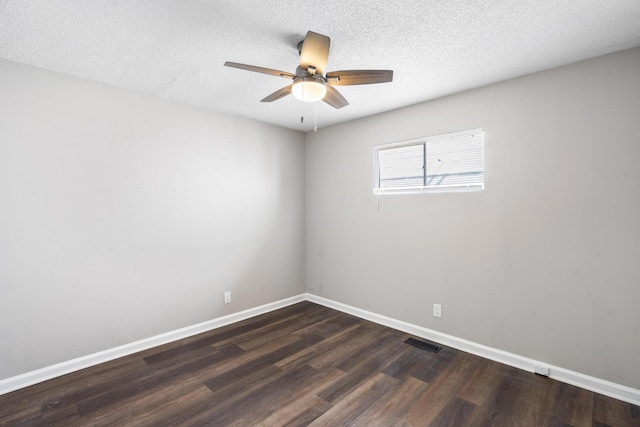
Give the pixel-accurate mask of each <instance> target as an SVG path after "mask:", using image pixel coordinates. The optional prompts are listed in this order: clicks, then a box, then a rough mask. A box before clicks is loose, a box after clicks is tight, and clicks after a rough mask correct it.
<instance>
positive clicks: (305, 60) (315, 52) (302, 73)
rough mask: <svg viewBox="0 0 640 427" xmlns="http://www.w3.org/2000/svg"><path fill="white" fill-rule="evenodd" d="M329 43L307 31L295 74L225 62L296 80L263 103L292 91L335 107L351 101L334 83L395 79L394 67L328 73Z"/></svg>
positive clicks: (302, 98)
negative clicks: (390, 68)
mask: <svg viewBox="0 0 640 427" xmlns="http://www.w3.org/2000/svg"><path fill="white" fill-rule="evenodd" d="M329 43H330V38H329V37H327V36H323V35H322V34H318V33H314V32H313V31H309V32H307V35H306V36H305V38H304V40H303V41H301V42H300V43H298V52H299V53H300V66H299V67H297V69H296V72H295V74H292V73H288V72H286V71H278V70H273V69H271V68H264V67H256V66H254V65H246V64H239V63H237V62H225V63H224V65H225V66H227V67H233V68H239V69H241V70H247V71H254V72H256V73H263V74H270V75H272V76H278V77H284V78H285V79H289V80H293V83H291V84H290V85H289V86H285V87H283V88H282V89H278V90H277V91H275V92H273V93H272V94H271V95H269V96H267V97H266V98H264V99H262V100H261V102H272V101H276V100H278V99H280V98H283V97H285V96H287V95H290V94H293V96H295V97H296V98H297V99H299V100H301V101H303V102H315V101H320V100H322V101H324V102H326V103H327V104H329V105H331V106H332V107H334V108H342V107H345V106H347V105H349V102H348V101H347V100H346V99H345V98H344V96H342V95H341V94H340V92H338V91H337V90H336V89H334V88H333V86H350V85H364V84H371V83H387V82H390V81H391V80H393V71H392V70H343V71H331V72H328V73H326V67H327V60H328V59H329ZM325 73H326V74H325Z"/></svg>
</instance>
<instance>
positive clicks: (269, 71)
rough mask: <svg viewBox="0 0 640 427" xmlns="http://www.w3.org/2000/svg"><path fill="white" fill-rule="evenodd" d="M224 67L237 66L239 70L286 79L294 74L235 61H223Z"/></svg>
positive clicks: (293, 76) (291, 77)
mask: <svg viewBox="0 0 640 427" xmlns="http://www.w3.org/2000/svg"><path fill="white" fill-rule="evenodd" d="M224 65H225V66H226V67H233V68H239V69H241V70H247V71H254V72H256V73H262V74H269V75H272V76H276V77H284V78H286V79H292V80H293V79H294V78H295V75H293V74H291V73H287V72H286V71H278V70H272V69H271V68H264V67H256V66H255V65H247V64H239V63H237V62H229V61H227V62H225V63H224Z"/></svg>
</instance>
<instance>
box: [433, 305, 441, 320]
mask: <svg viewBox="0 0 640 427" xmlns="http://www.w3.org/2000/svg"><path fill="white" fill-rule="evenodd" d="M433 317H442V306H441V305H440V304H436V303H433Z"/></svg>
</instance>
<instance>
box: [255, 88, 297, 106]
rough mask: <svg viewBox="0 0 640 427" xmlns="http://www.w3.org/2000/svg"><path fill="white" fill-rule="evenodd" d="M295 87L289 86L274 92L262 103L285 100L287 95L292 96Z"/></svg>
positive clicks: (262, 100)
mask: <svg viewBox="0 0 640 427" xmlns="http://www.w3.org/2000/svg"><path fill="white" fill-rule="evenodd" d="M292 87H293V85H289V86H285V87H283V88H282V89H278V90H277V91H275V92H273V93H272V94H271V95H269V96H267V97H266V98H264V99H261V100H260V102H273V101H277V100H278V99H280V98H284V97H285V96H287V95H291V88H292Z"/></svg>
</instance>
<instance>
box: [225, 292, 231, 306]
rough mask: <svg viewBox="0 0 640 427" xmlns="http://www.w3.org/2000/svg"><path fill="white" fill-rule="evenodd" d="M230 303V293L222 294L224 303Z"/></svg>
mask: <svg viewBox="0 0 640 427" xmlns="http://www.w3.org/2000/svg"><path fill="white" fill-rule="evenodd" d="M230 302H231V291H228V292H225V293H224V303H225V304H229V303H230Z"/></svg>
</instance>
